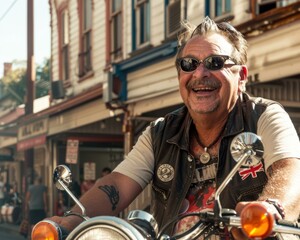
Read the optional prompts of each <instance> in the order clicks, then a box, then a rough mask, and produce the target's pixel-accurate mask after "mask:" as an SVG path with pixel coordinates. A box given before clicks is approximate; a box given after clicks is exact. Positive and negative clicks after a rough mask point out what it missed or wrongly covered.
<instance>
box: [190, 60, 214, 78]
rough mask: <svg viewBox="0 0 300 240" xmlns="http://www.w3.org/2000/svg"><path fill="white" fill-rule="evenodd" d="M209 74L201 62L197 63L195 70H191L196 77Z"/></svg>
mask: <svg viewBox="0 0 300 240" xmlns="http://www.w3.org/2000/svg"><path fill="white" fill-rule="evenodd" d="M209 74H210V71H209V70H208V69H207V68H206V67H205V66H204V64H203V63H200V64H199V65H198V67H197V68H196V69H195V71H194V72H193V75H194V76H197V77H199V76H201V77H204V76H209Z"/></svg>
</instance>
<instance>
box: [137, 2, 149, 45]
mask: <svg viewBox="0 0 300 240" xmlns="http://www.w3.org/2000/svg"><path fill="white" fill-rule="evenodd" d="M149 2H150V1H149V0H136V32H137V35H136V39H137V44H138V45H139V46H141V45H144V44H145V43H148V42H149V41H150V3H149Z"/></svg>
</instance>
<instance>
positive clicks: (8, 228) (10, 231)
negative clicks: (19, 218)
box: [0, 223, 26, 240]
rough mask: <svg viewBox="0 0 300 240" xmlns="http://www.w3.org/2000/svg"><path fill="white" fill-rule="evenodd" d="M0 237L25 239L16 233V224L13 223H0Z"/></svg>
mask: <svg viewBox="0 0 300 240" xmlns="http://www.w3.org/2000/svg"><path fill="white" fill-rule="evenodd" d="M0 239H1V240H25V239H26V238H24V237H23V236H21V235H20V234H19V233H18V226H17V225H13V224H6V223H2V224H0Z"/></svg>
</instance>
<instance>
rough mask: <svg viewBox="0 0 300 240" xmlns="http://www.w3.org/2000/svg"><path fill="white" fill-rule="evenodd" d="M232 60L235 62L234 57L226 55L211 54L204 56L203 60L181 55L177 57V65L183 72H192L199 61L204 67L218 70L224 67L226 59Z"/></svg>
mask: <svg viewBox="0 0 300 240" xmlns="http://www.w3.org/2000/svg"><path fill="white" fill-rule="evenodd" d="M228 59H230V60H232V61H233V62H234V64H236V63H235V61H234V59H232V58H231V57H229V56H226V55H211V56H208V57H207V58H205V59H204V60H198V59H196V58H192V57H183V58H179V59H177V61H176V62H177V65H178V66H179V67H180V68H181V70H182V71H184V72H193V71H195V70H196V69H197V67H198V66H199V65H200V63H203V65H204V67H205V68H207V69H208V70H211V71H216V70H220V69H222V68H223V67H224V64H225V61H226V60H228Z"/></svg>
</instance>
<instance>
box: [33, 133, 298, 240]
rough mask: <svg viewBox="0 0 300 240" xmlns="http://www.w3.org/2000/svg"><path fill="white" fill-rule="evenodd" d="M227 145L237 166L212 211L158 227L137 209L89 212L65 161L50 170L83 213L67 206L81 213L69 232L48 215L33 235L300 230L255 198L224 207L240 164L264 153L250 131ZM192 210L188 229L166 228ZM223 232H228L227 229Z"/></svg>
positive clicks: (142, 236)
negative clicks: (75, 192) (122, 214)
mask: <svg viewBox="0 0 300 240" xmlns="http://www.w3.org/2000/svg"><path fill="white" fill-rule="evenodd" d="M230 151H231V154H232V157H233V159H234V160H235V161H236V165H235V167H234V168H233V169H232V170H231V172H230V173H229V174H228V176H227V177H226V179H225V180H224V181H223V182H222V183H221V185H220V186H219V188H218V189H217V190H216V193H215V200H214V201H215V204H214V209H213V211H209V212H197V213H195V212H194V213H188V214H183V215H180V216H178V217H176V218H175V219H172V220H171V221H170V222H169V223H167V224H166V225H165V226H163V227H162V229H160V231H158V225H157V223H156V221H155V219H154V218H153V217H152V215H151V214H149V213H147V212H145V211H141V210H134V211H131V212H130V213H129V215H128V217H127V219H121V218H118V217H113V216H98V217H93V218H89V217H88V216H86V213H85V208H84V206H83V205H82V204H81V203H80V201H79V200H78V199H77V198H76V197H75V196H74V195H73V193H72V192H71V191H70V190H69V188H68V186H69V185H70V183H71V181H72V179H71V171H70V170H69V168H68V167H67V166H64V165H60V166H58V167H57V168H56V169H55V171H54V174H53V180H54V183H55V185H56V187H57V188H58V189H60V190H65V191H66V192H67V193H68V194H69V196H70V197H71V198H72V199H73V200H74V201H75V203H76V204H77V205H78V206H79V207H80V209H81V213H75V212H71V211H68V212H66V213H65V216H70V215H76V216H78V217H80V218H82V219H83V222H82V223H81V224H80V225H78V226H77V227H76V228H75V229H74V230H73V231H72V232H70V233H67V231H65V230H64V229H63V228H62V227H60V226H59V225H58V224H56V223H55V222H53V221H50V220H43V221H41V222H39V223H38V224H37V225H35V227H34V228H33V231H32V239H33V240H41V239H49V240H50V239H52V240H63V239H66V240H85V239H93V240H97V239H122V240H173V239H174V240H175V239H180V240H187V239H189V240H190V239H210V237H211V236H219V239H230V234H229V233H228V232H229V231H228V229H231V228H239V229H241V230H242V231H243V233H244V234H245V235H246V236H247V237H248V238H250V239H264V238H266V237H269V236H271V235H272V236H275V235H276V237H277V238H279V239H282V238H281V234H294V235H297V236H300V225H298V223H297V222H290V221H286V220H275V219H274V216H273V214H270V213H269V212H268V210H267V208H266V207H265V206H264V205H262V204H259V203H250V204H249V205H247V206H246V207H245V208H244V209H243V210H242V212H241V214H240V216H238V215H237V213H236V212H235V210H233V209H225V208H223V207H222V205H221V201H220V194H221V193H222V191H223V190H224V189H225V187H226V186H227V185H228V183H229V182H230V181H231V179H232V177H233V176H234V175H235V174H236V173H237V171H238V170H239V168H240V167H241V166H242V165H243V164H245V163H249V162H253V161H255V162H257V161H260V160H261V159H262V156H263V152H264V149H263V145H262V142H261V140H260V138H259V137H258V136H257V135H256V134H254V133H250V132H245V133H241V134H239V135H237V136H236V137H235V138H234V139H233V141H232V143H231V145H230ZM190 216H196V217H198V218H199V221H198V222H197V223H196V224H195V225H194V226H193V227H191V228H190V229H189V230H187V231H185V232H183V233H180V234H175V235H173V236H169V235H167V234H165V233H164V231H165V229H167V228H168V226H170V225H171V224H173V223H176V222H178V221H180V220H181V219H183V218H186V217H190ZM226 232H227V235H226Z"/></svg>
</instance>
